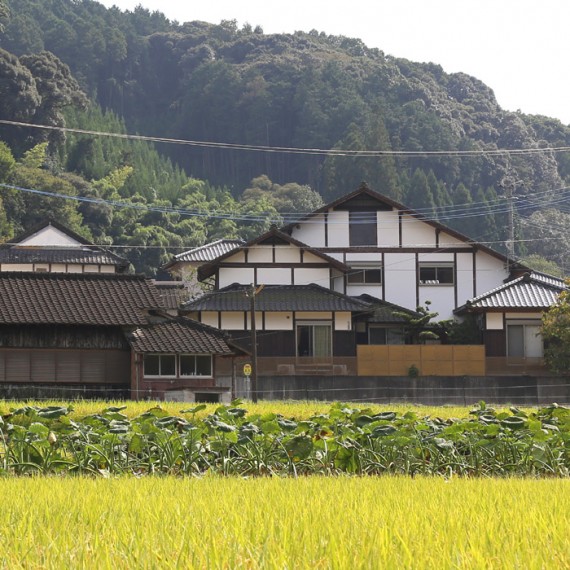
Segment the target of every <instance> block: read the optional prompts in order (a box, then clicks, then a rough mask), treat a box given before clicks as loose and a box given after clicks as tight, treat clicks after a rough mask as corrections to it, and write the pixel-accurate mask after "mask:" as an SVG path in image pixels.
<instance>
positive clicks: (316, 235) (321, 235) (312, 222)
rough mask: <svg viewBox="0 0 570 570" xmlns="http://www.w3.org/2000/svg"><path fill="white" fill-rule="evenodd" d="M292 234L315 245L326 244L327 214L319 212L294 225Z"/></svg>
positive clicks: (308, 243) (322, 245) (295, 237)
mask: <svg viewBox="0 0 570 570" xmlns="http://www.w3.org/2000/svg"><path fill="white" fill-rule="evenodd" d="M291 236H292V237H293V238H294V239H296V240H297V241H300V242H303V243H306V244H307V245H311V246H313V247H324V246H325V216H324V214H317V215H316V216H311V217H310V218H309V219H307V220H305V221H303V222H300V224H299V226H298V227H297V226H294V227H293V232H292V233H291Z"/></svg>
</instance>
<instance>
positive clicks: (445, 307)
mask: <svg viewBox="0 0 570 570" xmlns="http://www.w3.org/2000/svg"><path fill="white" fill-rule="evenodd" d="M419 296H420V305H422V306H423V305H424V304H425V302H426V301H431V305H430V306H429V310H430V311H433V312H436V313H439V314H438V316H437V317H436V318H435V319H434V320H435V321H441V320H444V319H451V318H453V309H455V290H454V287H453V285H424V286H420V288H419Z"/></svg>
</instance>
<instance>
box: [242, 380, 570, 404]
mask: <svg viewBox="0 0 570 570" xmlns="http://www.w3.org/2000/svg"><path fill="white" fill-rule="evenodd" d="M248 386H249V384H248V383H247V381H245V379H244V378H241V377H238V378H237V381H236V388H237V390H236V397H238V398H242V397H245V398H248V397H249V391H248ZM258 392H259V398H260V399H263V400H321V401H330V402H334V401H343V402H351V401H353V402H361V403H364V402H371V403H378V404H390V403H410V404H423V405H426V406H439V405H458V406H465V405H472V404H476V403H477V402H479V401H481V400H484V401H485V402H487V403H490V404H513V405H517V406H523V405H524V406H536V405H548V404H551V403H553V402H557V403H559V404H568V403H570V378H568V377H560V378H558V377H554V376H497V377H479V376H461V377H459V376H447V377H443V376H440V377H422V378H407V377H390V376H383V377H380V376H360V377H355V376H334V377H333V376H274V377H260V378H258ZM363 405H364V404H363Z"/></svg>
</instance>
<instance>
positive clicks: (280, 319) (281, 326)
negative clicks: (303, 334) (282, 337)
mask: <svg viewBox="0 0 570 570" xmlns="http://www.w3.org/2000/svg"><path fill="white" fill-rule="evenodd" d="M265 330H270V331H292V330H293V313H292V312H284V313H276V312H267V313H265Z"/></svg>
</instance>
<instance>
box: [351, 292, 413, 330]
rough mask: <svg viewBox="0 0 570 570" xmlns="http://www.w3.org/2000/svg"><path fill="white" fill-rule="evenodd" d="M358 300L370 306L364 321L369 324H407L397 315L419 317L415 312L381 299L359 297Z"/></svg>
mask: <svg viewBox="0 0 570 570" xmlns="http://www.w3.org/2000/svg"><path fill="white" fill-rule="evenodd" d="M358 298H359V299H362V300H363V301H365V302H367V303H370V305H371V310H370V313H369V314H368V315H367V316H366V319H365V320H366V321H367V322H369V323H392V324H393V323H402V324H404V323H407V320H406V319H405V318H404V317H402V316H401V315H399V314H397V313H405V314H407V315H410V316H419V315H418V313H417V312H416V311H412V310H410V309H406V308H405V307H401V306H400V305H395V304H394V303H389V302H388V301H384V300H383V299H378V298H376V297H372V296H371V295H360V296H359V297H358Z"/></svg>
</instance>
